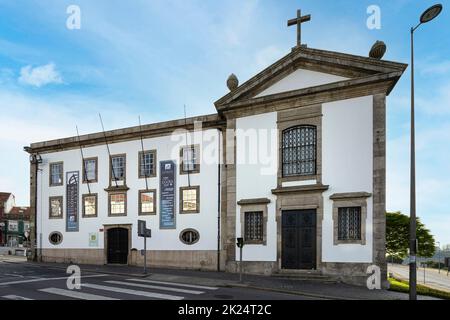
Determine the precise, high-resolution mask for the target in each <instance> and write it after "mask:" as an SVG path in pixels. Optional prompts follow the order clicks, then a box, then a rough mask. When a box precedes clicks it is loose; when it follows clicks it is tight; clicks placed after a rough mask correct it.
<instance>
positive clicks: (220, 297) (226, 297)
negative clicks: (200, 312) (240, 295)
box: [214, 294, 233, 300]
mask: <svg viewBox="0 0 450 320" xmlns="http://www.w3.org/2000/svg"><path fill="white" fill-rule="evenodd" d="M214 297H215V298H218V299H224V300H231V299H233V296H230V295H228V294H216V295H215V296H214Z"/></svg>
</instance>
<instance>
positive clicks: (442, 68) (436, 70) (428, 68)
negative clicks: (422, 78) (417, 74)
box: [421, 60, 450, 75]
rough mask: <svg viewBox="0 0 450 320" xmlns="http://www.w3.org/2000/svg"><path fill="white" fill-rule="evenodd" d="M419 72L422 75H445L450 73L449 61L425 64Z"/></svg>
mask: <svg viewBox="0 0 450 320" xmlns="http://www.w3.org/2000/svg"><path fill="white" fill-rule="evenodd" d="M421 69H422V70H421V72H422V74H424V75H430V74H440V75H441V74H447V73H449V72H450V60H446V61H441V62H437V63H425V64H424V65H422V66H421Z"/></svg>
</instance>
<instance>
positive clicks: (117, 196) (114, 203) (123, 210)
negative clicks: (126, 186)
mask: <svg viewBox="0 0 450 320" xmlns="http://www.w3.org/2000/svg"><path fill="white" fill-rule="evenodd" d="M108 207H109V216H125V215H126V214H127V194H126V193H125V192H115V193H110V194H109V204H108Z"/></svg>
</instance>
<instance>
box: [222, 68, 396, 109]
mask: <svg viewBox="0 0 450 320" xmlns="http://www.w3.org/2000/svg"><path fill="white" fill-rule="evenodd" d="M401 75H402V72H400V71H395V72H391V73H387V74H384V73H383V74H376V75H371V76H367V77H362V78H357V79H351V80H343V81H339V82H334V83H329V84H324V85H320V86H315V87H310V88H304V89H299V90H293V91H287V92H282V93H276V94H271V95H267V96H263V97H259V98H252V99H247V100H243V101H236V102H232V103H230V104H228V105H226V106H220V107H217V109H218V110H219V111H226V112H229V111H231V110H233V109H238V108H242V107H247V106H256V105H259V104H268V103H272V102H274V101H282V100H288V99H292V98H299V97H306V96H311V95H319V94H321V93H329V92H333V91H339V90H347V89H350V88H352V89H357V88H358V87H363V86H367V85H370V84H379V83H383V82H386V81H391V82H394V84H395V82H396V81H397V80H398V79H399V78H400V76H401ZM392 87H393V84H390V85H388V86H387V91H389V90H390V88H392Z"/></svg>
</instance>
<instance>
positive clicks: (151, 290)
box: [0, 261, 312, 300]
mask: <svg viewBox="0 0 450 320" xmlns="http://www.w3.org/2000/svg"><path fill="white" fill-rule="evenodd" d="M67 277H68V274H66V272H65V270H62V269H60V268H51V267H50V268H49V267H42V266H37V265H30V264H27V263H23V262H12V261H9V262H5V261H0V300H67V299H70V300H72V299H76V300H154V299H157V300H159V299H163V300H310V299H312V298H309V297H303V296H300V295H291V294H284V293H277V292H271V291H263V290H254V289H247V288H227V287H209V286H201V285H192V284H189V285H187V284H182V283H176V282H166V281H155V280H150V279H147V278H142V277H132V276H121V275H111V274H99V273H88V272H86V273H82V274H81V289H79V290H77V289H74V290H70V289H69V288H68V286H67Z"/></svg>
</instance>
